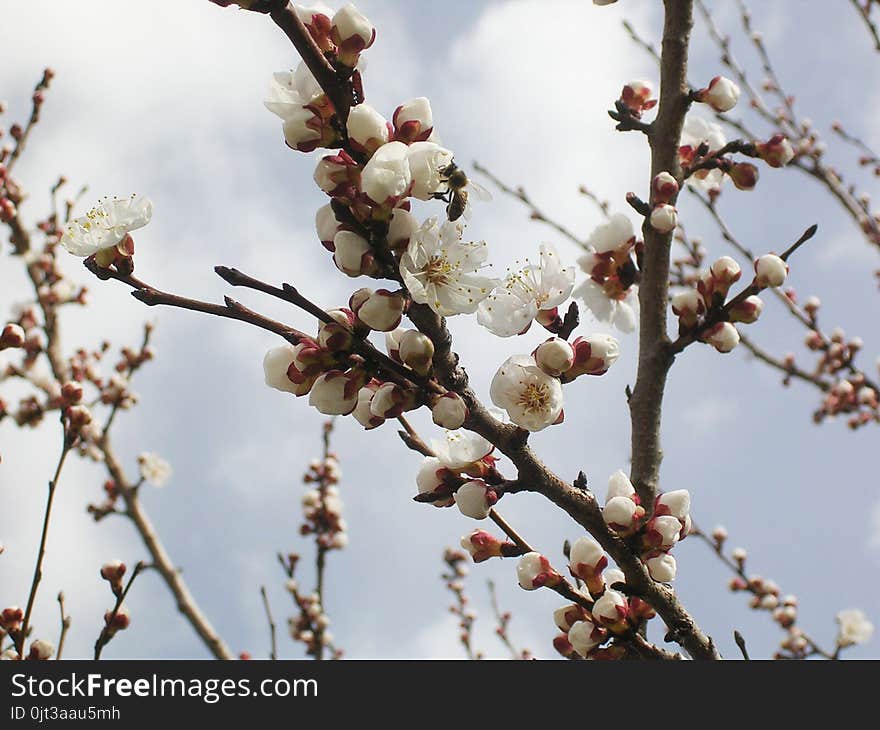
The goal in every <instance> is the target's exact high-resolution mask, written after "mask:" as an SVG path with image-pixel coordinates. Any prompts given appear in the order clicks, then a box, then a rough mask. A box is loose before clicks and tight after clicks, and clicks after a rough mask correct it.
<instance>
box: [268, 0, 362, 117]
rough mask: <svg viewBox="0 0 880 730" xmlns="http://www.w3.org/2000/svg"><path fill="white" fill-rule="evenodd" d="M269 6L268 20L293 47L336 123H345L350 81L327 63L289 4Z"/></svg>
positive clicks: (275, 3) (349, 97)
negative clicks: (317, 85) (321, 91)
mask: <svg viewBox="0 0 880 730" xmlns="http://www.w3.org/2000/svg"><path fill="white" fill-rule="evenodd" d="M273 5H274V6H275V7H274V9H273V10H272V11H271V13H270V16H271V18H272V20H273V21H275V24H276V25H277V26H278V27H279V28H281V30H283V31H284V34H285V35H286V36H287V37H288V38H289V39H290V42H291V43H293V47H294V48H296V50H297V53H299V55H300V56H301V57H302V60H303V61H304V62H305V64H306V66H308V68H309V71H311V72H312V75H313V76H314V77H315V80H316V81H317V82H318V84H320V86H321V88H322V89H323V90H324V93H325V94H327V97H328V98H329V99H330V101H331V102H332V103H333V108H334V109H335V110H336V115H337V116H338V117H339V120H340V122H342V124H343V125H345V123H346V120H347V119H348V110H349V109H350V108H351V104H352V87H351V83H350V82H349V81H348V80H347V78H343V77H342V76H340V74H338V73H337V72H336V70H335V69H334V68H333V66H331V65H330V62H329V61H328V60H327V59H326V58H325V57H324V54H323V53H321V49H320V48H318V44H317V43H315V40H314V38H312V36H311V34H310V33H309V31H308V29H307V28H306V27H305V26H304V25H303V22H302V21H301V20H300V19H299V16H298V15H297V14H296V12H295V11H294V9H293V7H292V6H291V5H290V4H289V3H288V2H287V1H286V0H279V1H278V2H274V3H273Z"/></svg>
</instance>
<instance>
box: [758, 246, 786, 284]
mask: <svg viewBox="0 0 880 730" xmlns="http://www.w3.org/2000/svg"><path fill="white" fill-rule="evenodd" d="M755 274H756V276H755V281H756V283H757V284H758V286H763V287H771V286H782V285H783V284H784V283H785V277H786V276H788V264H786V263H785V261H783V260H782V259H781V258H779V256H777V255H776V254H772V253H768V254H764V255H763V256H761V257H760V258H758V259H757V260H756V261H755Z"/></svg>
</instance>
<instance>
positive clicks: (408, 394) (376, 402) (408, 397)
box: [370, 383, 415, 418]
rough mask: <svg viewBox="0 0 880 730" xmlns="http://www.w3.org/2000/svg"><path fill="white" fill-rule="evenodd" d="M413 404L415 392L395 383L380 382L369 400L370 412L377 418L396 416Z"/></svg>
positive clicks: (410, 407)
mask: <svg viewBox="0 0 880 730" xmlns="http://www.w3.org/2000/svg"><path fill="white" fill-rule="evenodd" d="M414 406H415V393H414V392H413V391H411V390H409V389H406V388H402V387H400V386H399V385H397V384H396V383H382V385H380V386H379V388H378V389H377V390H376V393H375V395H374V396H373V399H372V400H371V401H370V413H372V414H373V415H374V416H378V417H379V418H397V417H398V416H399V415H401V414H402V413H404V412H405V411H410V410H412V409H413V407H414Z"/></svg>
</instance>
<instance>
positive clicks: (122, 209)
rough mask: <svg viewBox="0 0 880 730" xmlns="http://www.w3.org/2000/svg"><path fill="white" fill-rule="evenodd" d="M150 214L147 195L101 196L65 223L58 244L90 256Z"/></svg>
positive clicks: (120, 238)
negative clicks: (87, 208) (91, 206)
mask: <svg viewBox="0 0 880 730" xmlns="http://www.w3.org/2000/svg"><path fill="white" fill-rule="evenodd" d="M152 216H153V203H152V202H151V201H150V199H149V198H139V197H137V196H136V195H132V196H130V197H128V198H117V197H112V198H109V197H107V198H103V199H101V200H100V201H99V202H98V204H97V205H96V206H95V207H94V208H92V209H91V210H90V211H89V212H88V213H86V214H85V215H84V216H81V217H80V218H74V219H73V220H72V221H70V223H67V224H66V225H65V226H64V233H63V234H62V236H61V245H62V246H63V247H64V248H65V249H66V250H67V251H68V252H69V253H72V254H73V255H74V256H91V255H92V254H95V253H97V252H98V251H101V250H103V249H108V248H113V247H114V246H117V245H119V244H120V243H121V242H122V241H123V239H125V237H126V236H127V235H128V234H129V233H130V232H131V231H136V230H137V229H138V228H143V227H144V226H145V225H147V223H149V222H150V218H151V217H152Z"/></svg>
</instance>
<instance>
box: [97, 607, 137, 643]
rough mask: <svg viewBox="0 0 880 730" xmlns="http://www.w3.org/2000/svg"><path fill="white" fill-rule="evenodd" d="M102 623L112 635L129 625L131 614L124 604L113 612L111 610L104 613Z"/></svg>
mask: <svg viewBox="0 0 880 730" xmlns="http://www.w3.org/2000/svg"><path fill="white" fill-rule="evenodd" d="M104 623H105V624H106V625H107V633H108V634H109V635H110V636H112V635H113V634H115V633H116V632H117V631H123V630H125V629H127V628H128V627H129V626H130V625H131V614H129V612H128V609H127V608H126V607H125V606H120V607H119V608H118V609H117V611H116V613H115V614H114V613H113V611H106V612H105V613H104Z"/></svg>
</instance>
